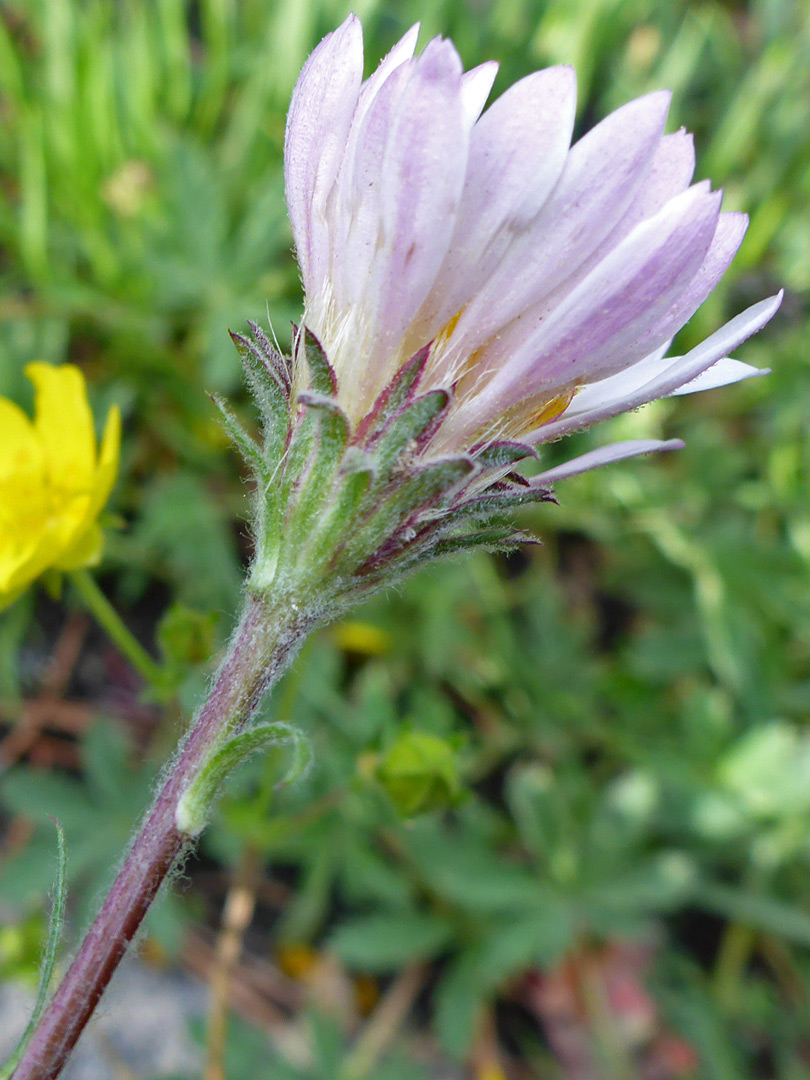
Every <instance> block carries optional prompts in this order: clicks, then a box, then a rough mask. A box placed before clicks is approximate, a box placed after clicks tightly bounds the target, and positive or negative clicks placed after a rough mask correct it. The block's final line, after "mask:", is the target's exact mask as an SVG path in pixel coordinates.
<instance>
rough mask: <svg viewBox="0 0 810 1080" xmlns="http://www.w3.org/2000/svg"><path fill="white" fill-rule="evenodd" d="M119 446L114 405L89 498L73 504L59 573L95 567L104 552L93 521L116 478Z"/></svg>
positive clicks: (57, 562)
mask: <svg viewBox="0 0 810 1080" xmlns="http://www.w3.org/2000/svg"><path fill="white" fill-rule="evenodd" d="M120 446H121V413H120V411H119V409H118V407H117V406H116V405H114V406H113V407H112V408H111V409H110V412H109V415H108V416H107V423H106V425H105V428H104V435H103V436H102V440H101V451H100V453H99V459H98V468H97V469H96V474H95V478H94V481H93V489H92V491H91V493H90V498H89V500H87V502H86V503H84V504H82V503H80V501H79V500H76V501H75V503H74V507H73V510H74V520H75V525H74V528H73V530H72V535H71V537H70V539H69V540H68V541H67V543H66V547H65V549H64V551H63V552H62V554H61V555H60V556H59V557H58V558H57V559H56V560H55V562H54V566H56V567H57V568H58V569H60V570H77V569H78V568H79V567H81V566H97V565H98V563H99V562H100V561H101V554H102V551H103V550H104V536H103V533H102V532H101V529H100V528H99V527H98V525H97V524H96V518H97V517H98V515H99V513H100V511H101V510H102V509H103V507H104V504H105V503H106V502H107V499H108V498H109V497H110V491H111V490H112V486H113V484H114V483H115V478H116V476H117V475H118V451H119V449H120Z"/></svg>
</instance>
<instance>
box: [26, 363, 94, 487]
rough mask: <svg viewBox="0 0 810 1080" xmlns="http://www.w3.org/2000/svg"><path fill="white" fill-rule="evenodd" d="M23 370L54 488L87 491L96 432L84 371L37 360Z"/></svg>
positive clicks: (90, 480) (91, 479)
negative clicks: (32, 393) (32, 389)
mask: <svg viewBox="0 0 810 1080" xmlns="http://www.w3.org/2000/svg"><path fill="white" fill-rule="evenodd" d="M25 373H26V375H27V376H28V378H29V379H30V380H31V381H32V382H33V384H34V387H35V390H36V402H35V405H36V408H35V415H34V426H35V428H36V431H37V434H38V435H39V437H40V439H41V440H42V445H43V446H44V448H45V454H46V456H47V465H48V472H49V475H50V479H51V483H52V485H53V487H54V488H55V489H57V490H61V491H66V492H89V491H90V489H91V487H92V485H93V479H94V474H95V470H96V436H95V431H94V430H93V414H92V413H91V412H90V405H89V404H88V401H87V388H86V386H85V382H84V375H83V374H82V373H81V371H80V370H79V369H78V368H77V367H75V366H74V365H73V364H62V365H61V366H60V367H54V366H53V365H52V364H44V363H41V362H37V363H34V364H29V365H28V366H27V367H26V369H25Z"/></svg>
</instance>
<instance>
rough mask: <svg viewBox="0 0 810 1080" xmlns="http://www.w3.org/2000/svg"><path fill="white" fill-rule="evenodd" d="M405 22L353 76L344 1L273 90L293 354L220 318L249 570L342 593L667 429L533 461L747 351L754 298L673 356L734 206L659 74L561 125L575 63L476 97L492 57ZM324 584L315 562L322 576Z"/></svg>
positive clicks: (466, 536)
mask: <svg viewBox="0 0 810 1080" xmlns="http://www.w3.org/2000/svg"><path fill="white" fill-rule="evenodd" d="M417 33H418V27H413V28H412V29H411V30H409V31H408V33H407V34H405V36H404V37H403V38H402V40H401V41H400V42H399V43H398V44H397V45H396V46H395V47H394V48H393V49H392V51H391V52H390V53H389V54H388V56H387V57H386V58H385V59H384V60H383V61H382V63H381V64H380V65H379V67H378V68H377V70H376V71H375V72H374V74H373V75H371V77H370V78H368V79H366V80H365V81H363V43H362V31H361V27H360V23H359V21H358V20H357V19H356V18H355V17H354V16H350V17H349V18H348V19H347V20H346V22H344V23H343V25H342V26H341V27H340V28H339V29H338V30H336V31H335V32H334V33H333V34H330V35H328V36H327V37H326V38H325V39H324V40H323V41H322V42H321V44H320V45H318V47H317V48H316V49H315V51H314V52H313V53H312V55H311V56H310V58H309V60H308V61H307V63H306V65H305V67H304V69H303V71H302V73H301V76H300V78H299V80H298V83H297V85H296V88H295V91H294V94H293V99H292V105H291V107H290V112H289V117H288V122H287V134H286V143H285V176H286V190H287V203H288V207H289V212H290V219H291V222H292V230H293V236H294V239H295V246H296V251H297V255H298V261H299V265H300V268H301V275H302V278H303V284H304V290H305V311H304V326H303V328H302V329H301V331H300V332H298V333H297V334H296V336H295V340H294V343H293V350H292V356H291V357H290V358H289V360H287V359H285V358H284V357H282V356H280V355H279V354H278V353H277V351H276V350H275V349H274V348H273V347H272V346H271V345H270V343H269V342H268V340H267V338H266V337H265V336H264V335H263V334H262V332H261V331H259V330H258V328H256V327H253V330H254V337H253V339H252V340H249V339H247V338H242V337H238V336H237V337H236V339H235V340H236V343H237V346H238V348H239V350H240V353H241V355H242V359H243V362H244V363H245V367H246V370H247V372H248V376H249V378H250V380H251V383H252V386H253V388H254V391H255V393H256V397H257V400H258V401H259V403H260V406H261V409H262V412H263V416H264V439H263V442H262V444H261V445H258V444H256V443H254V442H253V441H252V440H251V439H250V438H249V437H248V436H247V435H246V434H245V433H244V432H243V431H242V430H241V429H240V428H239V427H238V424H237V423H236V421H235V418H234V417H233V416H232V415H231V414H230V413H229V412H228V411H227V409H226V408H225V406H224V405H223V406H222V408H223V411H224V415H225V422H226V424H227V426H228V427H229V429H230V431H231V433H232V434H233V437H234V439H235V440H236V442H237V443H238V445H239V446H240V448H241V450H242V451H243V453H244V455H245V457H246V458H247V460H248V461H249V462H250V464H251V467H252V469H253V471H254V472H255V474H256V476H257V479H258V484H257V491H258V509H257V518H256V522H257V523H256V536H257V554H256V558H255V561H254V567H253V572H252V576H251V583H252V586H253V587H254V588H257V589H259V590H267V589H269V588H270V586H271V585H272V587H273V589H279V588H280V589H281V592H282V593H284V592H285V589H284V582H287V583H292V584H291V586H290V588H288V589H287V593H286V595H287V596H288V597H289V598H290V602H292V598H293V597H300V596H301V595H302V588H303V586H302V581H307V582H309V584H310V586H311V588H312V590H313V594H317V595H318V596H319V597H321V598H322V597H323V595H324V590H326V591H328V590H329V589H331V590H332V596H333V598H337V601H338V602H342V601H343V600H345V599H346V598H348V597H356V596H357V595H359V594H360V593H362V592H363V591H364V590H365V591H369V590H371V589H374V588H378V587H380V586H381V585H385V584H387V583H390V582H391V581H392V580H394V579H396V577H397V576H399V575H401V574H402V573H405V572H406V571H407V570H409V569H411V568H414V567H416V566H417V565H419V564H421V563H422V562H424V561H425V560H426V559H428V558H433V557H435V556H437V555H442V554H445V553H447V552H452V551H457V550H459V549H461V548H463V547H469V546H474V545H477V544H483V545H487V546H490V547H508V546H509V545H510V544H514V543H515V542H517V541H519V540H521V539H526V538H525V537H522V536H521V535H520V534H517V533H516V532H515V530H514V527H513V525H512V523H511V520H510V514H511V512H512V510H513V508H514V507H516V506H520V505H522V504H525V503H528V502H531V501H537V500H541V499H547V498H550V497H551V493H550V485H551V483H553V482H554V481H556V480H559V479H562V478H564V477H566V476H570V475H574V474H575V473H578V472H583V471H586V470H587V469H591V468H594V467H595V466H597V465H601V464H605V463H606V462H609V461H615V460H619V459H621V458H624V457H631V456H633V455H634V454H639V453H646V452H647V451H650V450H658V449H668V448H671V447H674V446H677V445H680V444H679V443H678V442H677V441H675V440H673V441H670V442H660V441H656V440H640V441H635V442H629V443H619V444H616V445H613V446H607V447H605V448H602V449H600V450H595V451H592V452H591V453H589V454H585V455H584V456H582V457H580V458H577V459H574V460H573V461H569V462H567V463H565V464H563V465H560V466H557V467H556V468H553V469H547V470H546V471H545V472H540V473H539V474H536V475H534V476H533V477H532V478H531V479H527V478H526V477H525V476H524V475H523V474H522V473H521V472H520V471H518V470H519V468H520V465H521V462H523V461H525V460H526V459H527V458H531V457H535V458H536V457H537V456H538V454H537V447H538V446H539V445H540V444H542V443H544V442H547V441H548V440H550V439H556V438H557V437H558V436H560V435H562V434H564V433H565V432H567V431H570V430H572V429H576V428H582V427H585V426H587V425H589V424H592V423H594V422H596V421H597V420H602V419H605V418H607V417H610V416H614V415H616V414H618V413H621V412H625V411H627V410H629V409H634V408H636V407H637V406H639V405H641V404H644V403H645V402H647V401H652V400H653V399H654V398H657V397H662V396H665V395H668V394H673V393H682V392H688V391H692V390H702V389H707V388H709V387H712V386H720V385H722V384H723V383H727V382H733V381H735V380H737V379H742V378H746V377H748V376H750V375H755V374H760V373H759V372H757V371H756V370H755V369H753V368H751V367H749V366H748V365H745V364H742V363H740V362H738V361H736V360H731V359H728V353H729V351H730V350H731V349H733V348H735V347H736V346H737V345H739V344H740V343H741V342H742V341H744V340H745V339H746V338H747V337H748V336H749V335H750V334H752V333H754V332H755V331H756V330H758V329H759V328H760V327H762V326H763V325H764V324H765V323H766V322H767V321H768V319H769V318H770V317H771V316H772V315H773V313H774V311H775V310H776V308H777V307H778V305H779V300H780V297H778V296H777V297H773V298H771V299H770V300H765V301H763V302H761V303H760V304H757V305H755V306H754V307H752V308H750V309H749V310H748V311H746V312H744V313H743V314H742V315H739V316H738V317H737V318H736V319H733V320H732V321H731V322H730V323H729V324H728V325H727V326H725V327H724V328H723V329H722V330H720V331H718V332H717V333H716V334H714V335H713V336H712V337H710V338H709V339H708V340H707V341H705V342H704V343H703V344H702V345H699V346H698V347H697V348H696V349H693V350H692V351H691V352H690V353H687V354H686V355H685V356H682V357H667V356H666V353H667V350H668V347H669V343H670V341H671V339H672V337H673V335H674V334H675V333H676V332H677V331H678V330H679V329H680V328H681V327H682V326H683V325H684V324H685V323H686V322H687V321H688V320H689V318H690V317H691V316H692V314H693V313H694V312H695V310H696V309H697V308H698V307H699V306H700V304H701V303H702V302H703V300H704V299H705V298H706V296H707V295H708V294H709V292H710V291H711V290H712V288H713V287H714V286H715V284H716V283H717V281H718V280H719V278H720V277H721V276H722V274H723V272H724V271H725V269H726V267H727V266H728V264H729V262H730V261H731V259H732V257H733V255H734V253H735V252H736V250H737V248H738V246H739V244H740V242H741V240H742V237H743V234H744V232H745V227H746V218H745V216H744V215H742V214H736V213H722V212H721V209H720V202H721V196H720V193H718V192H712V191H711V189H710V186H709V184H708V183H707V182H702V183H697V184H692V183H691V180H692V173H693V170H694V153H693V148H692V140H691V137H690V136H689V135H688V134H687V133H686V132H685V131H678V132H675V133H674V134H669V135H667V134H665V133H664V127H665V122H666V116H667V109H668V105H669V96H668V94H666V93H662V92H661V93H654V94H650V95H648V96H647V97H643V98H640V99H639V100H637V101H633V102H631V103H630V104H628V105H625V106H624V107H623V108H620V109H618V110H617V111H616V112H614V113H612V114H611V115H610V116H608V117H607V119H605V120H603V121H602V123H600V124H599V125H598V126H597V127H595V128H594V129H593V130H592V131H591V132H589V133H588V134H587V135H585V136H584V137H583V138H582V139H580V140H579V141H578V142H576V143H574V144H573V145H571V138H572V131H573V126H574V113H575V79H574V73H573V71H572V70H571V69H570V68H567V67H556V68H550V69H549V70H547V71H539V72H536V73H534V74H533V75H529V76H528V77H527V78H525V79H523V80H521V81H520V82H518V83H517V84H516V85H514V86H513V87H512V88H511V89H509V90H507V91H506V93H504V94H503V95H502V96H501V97H500V98H498V99H497V100H496V101H495V102H494V103H493V104H492V105H490V106H489V108H486V109H485V104H486V100H487V97H488V95H489V92H490V90H491V88H492V84H493V80H494V78H495V72H496V65H495V64H483V65H481V66H480V67H477V68H474V69H473V70H472V71H469V72H466V73H465V72H464V71H463V69H462V65H461V61H460V59H459V57H458V54H457V53H456V50H455V49H454V47H453V45H452V44H451V43H450V42H449V41H444V40H442V39H440V38H437V39H435V40H433V41H431V42H430V43H429V44H428V45H427V46H426V48H425V49H424V51H423V52H422V53H421V55H419V56H415V54H414V49H415V45H416V37H417ZM325 582H326V583H328V585H324V583H325Z"/></svg>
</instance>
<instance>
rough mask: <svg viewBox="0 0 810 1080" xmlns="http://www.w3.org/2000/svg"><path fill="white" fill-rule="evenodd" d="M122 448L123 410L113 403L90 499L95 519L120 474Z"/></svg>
mask: <svg viewBox="0 0 810 1080" xmlns="http://www.w3.org/2000/svg"><path fill="white" fill-rule="evenodd" d="M120 449H121V411H120V409H119V408H118V406H117V405H113V407H112V408H111V409H110V411H109V413H108V415H107V423H106V424H105V426H104V434H103V435H102V437H101V450H100V451H99V455H98V468H97V469H96V476H95V480H94V482H93V490H92V492H91V500H90V511H89V513H90V517H91V518H92V519H93V520H95V518H96V517H97V516H98V514H99V513H100V512H101V510H102V509H103V508H104V506H105V505H106V503H107V499H109V497H110V492H111V491H112V487H113V484H114V483H115V478H116V476H118V455H119V451H120Z"/></svg>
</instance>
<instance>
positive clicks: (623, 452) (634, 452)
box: [532, 439, 683, 485]
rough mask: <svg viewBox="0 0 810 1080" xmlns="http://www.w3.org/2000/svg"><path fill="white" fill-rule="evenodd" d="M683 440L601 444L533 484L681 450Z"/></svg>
mask: <svg viewBox="0 0 810 1080" xmlns="http://www.w3.org/2000/svg"><path fill="white" fill-rule="evenodd" d="M682 447H683V442H682V441H681V440H680V439H667V440H666V441H662V440H660V439H634V440H632V441H631V442H621V443H612V444H611V445H610V446H601V447H600V448H599V449H598V450H591V451H589V452H588V453H587V454H581V455H580V456H579V457H575V458H571V460H570V461H566V462H565V463H564V464H562V465H557V466H555V467H554V468H553V469H547V470H546V471H545V472H542V473H540V474H539V475H537V476H533V477H532V484H533V485H534V484H537V485H544V484H554V483H556V482H557V481H558V480H567V479H568V478H569V477H571V476H580V475H581V474H582V473H586V472H590V471H591V469H598V468H600V467H601V466H602V465H611V464H612V463H613V462H614V461H624V460H625V459H626V458H632V457H638V456H639V454H651V453H653V452H655V451H658V450H680V449H682Z"/></svg>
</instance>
